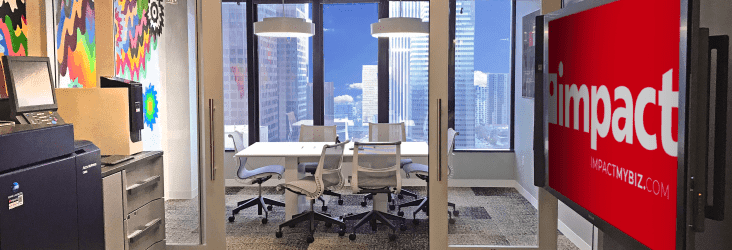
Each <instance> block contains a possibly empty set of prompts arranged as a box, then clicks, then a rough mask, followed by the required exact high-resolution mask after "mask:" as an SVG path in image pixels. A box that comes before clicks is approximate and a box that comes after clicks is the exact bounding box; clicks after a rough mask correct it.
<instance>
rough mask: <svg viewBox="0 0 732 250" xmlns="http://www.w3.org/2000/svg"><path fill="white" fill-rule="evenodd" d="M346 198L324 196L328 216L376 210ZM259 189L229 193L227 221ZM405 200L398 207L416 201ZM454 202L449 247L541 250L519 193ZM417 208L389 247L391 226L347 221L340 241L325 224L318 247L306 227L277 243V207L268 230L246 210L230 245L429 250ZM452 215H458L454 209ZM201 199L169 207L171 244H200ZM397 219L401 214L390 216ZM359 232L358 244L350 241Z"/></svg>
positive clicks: (457, 193)
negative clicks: (530, 248) (537, 249)
mask: <svg viewBox="0 0 732 250" xmlns="http://www.w3.org/2000/svg"><path fill="white" fill-rule="evenodd" d="M262 189H263V190H262V194H263V196H265V197H267V198H270V199H273V200H279V201H282V200H284V195H283V194H284V191H283V190H277V189H276V188H275V187H263V188H262ZM406 189H407V190H410V191H414V192H416V193H417V194H419V195H420V198H421V197H422V196H423V195H425V194H426V188H424V187H408V188H406ZM335 191H336V192H337V193H341V194H342V199H343V201H344V205H338V198H336V197H333V196H324V199H325V201H326V205H327V211H326V212H324V213H327V214H331V215H333V216H335V217H339V216H344V215H346V214H348V213H354V214H356V213H361V212H367V211H370V210H371V206H372V204H373V201H371V200H368V201H367V202H366V206H365V207H362V206H361V202H362V201H364V198H363V197H364V195H357V194H351V192H350V190H349V189H348V188H343V189H341V190H335ZM258 193H259V191H258V188H257V187H256V186H252V187H227V188H226V197H225V203H226V216H227V217H228V216H230V215H231V213H232V210H233V209H234V208H236V203H237V202H239V201H243V200H246V199H249V198H253V197H257V194H258ZM412 200H413V199H412V198H407V197H405V198H404V199H402V200H400V199H397V200H396V203H397V204H400V203H405V202H408V201H412ZM448 200H450V202H454V203H455V204H456V205H457V210H458V211H460V214H459V216H453V218H454V219H455V221H456V223H455V224H448V241H449V244H455V245H496V246H536V244H537V239H536V237H537V236H536V235H537V230H538V229H537V228H538V216H537V211H536V209H535V208H534V207H533V206H532V205H531V204H530V203H529V202H528V201H527V200H526V199H524V198H523V196H521V195H520V194H519V193H518V192H517V191H516V190H515V189H513V188H450V189H449V191H448ZM322 205H323V203H321V202H317V203H316V205H315V211H317V212H322ZM415 209H416V206H415V207H405V208H403V209H402V211H403V212H404V213H405V216H404V217H405V220H403V221H393V223H395V224H396V225H397V227H398V226H400V225H402V224H404V225H405V226H406V231H401V230H399V229H397V231H396V235H397V239H396V240H395V241H389V240H388V237H389V234H391V233H393V231H392V230H391V229H389V228H388V227H387V226H386V225H381V224H379V225H378V226H377V231H372V229H371V227H370V226H369V224H368V223H367V224H366V225H364V226H362V227H360V228H358V229H356V230H353V227H354V226H355V224H356V223H357V221H356V220H349V221H346V222H345V223H346V228H347V234H346V235H345V236H339V235H338V231H339V228H338V227H337V226H332V227H330V228H328V227H326V225H325V223H322V222H319V223H317V224H316V226H315V233H314V238H315V242H313V243H311V244H308V243H307V242H306V241H305V239H306V237H307V236H308V235H309V233H308V232H309V223H307V222H303V223H300V224H298V225H296V226H295V227H293V228H290V227H284V228H282V231H283V237H282V238H276V237H275V232H277V231H278V230H279V224H280V223H283V222H285V211H284V210H285V209H284V208H282V207H274V209H273V211H268V223H267V224H262V218H264V217H265V216H264V213H262V215H259V214H258V211H257V209H256V208H249V209H244V210H241V211H240V212H239V213H238V214H237V215H235V218H234V221H233V222H227V224H226V243H227V248H228V249H419V250H423V249H428V248H429V247H428V246H429V237H428V232H429V223H428V217H427V215H426V214H425V213H424V212H420V213H417V216H416V220H417V221H418V223H414V220H413V219H412V213H413V211H414V210H415ZM449 210H450V211H452V209H449ZM197 213H198V199H192V200H168V201H166V216H167V217H166V234H167V235H166V236H167V239H168V242H170V243H195V242H197V241H198V238H199V237H200V235H199V228H198V214H197ZM390 213H391V214H396V210H395V211H390ZM352 232H355V234H356V240H355V241H351V240H349V239H348V234H350V233H352ZM558 249H577V247H575V246H574V245H573V244H572V242H571V241H569V240H568V239H567V238H566V236H563V235H560V236H559V244H558Z"/></svg>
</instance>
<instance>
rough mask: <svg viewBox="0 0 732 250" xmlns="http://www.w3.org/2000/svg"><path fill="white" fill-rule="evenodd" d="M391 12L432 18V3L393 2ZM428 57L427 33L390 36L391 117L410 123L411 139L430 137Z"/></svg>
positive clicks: (427, 19) (394, 119)
mask: <svg viewBox="0 0 732 250" xmlns="http://www.w3.org/2000/svg"><path fill="white" fill-rule="evenodd" d="M389 15H390V16H392V17H397V16H400V17H416V18H421V19H422V21H423V22H429V3H428V2H399V3H390V5H389ZM428 60H429V37H428V36H423V37H412V38H408V37H402V38H390V39H389V71H390V72H389V73H390V77H389V79H390V80H389V87H390V88H389V109H390V110H389V121H391V122H404V123H405V124H406V125H407V140H408V141H427V131H428V127H427V117H428V97H429V96H428V94H429V92H428V87H427V86H428V84H429V83H428V80H429V79H428V73H429V68H428V63H427V61H428Z"/></svg>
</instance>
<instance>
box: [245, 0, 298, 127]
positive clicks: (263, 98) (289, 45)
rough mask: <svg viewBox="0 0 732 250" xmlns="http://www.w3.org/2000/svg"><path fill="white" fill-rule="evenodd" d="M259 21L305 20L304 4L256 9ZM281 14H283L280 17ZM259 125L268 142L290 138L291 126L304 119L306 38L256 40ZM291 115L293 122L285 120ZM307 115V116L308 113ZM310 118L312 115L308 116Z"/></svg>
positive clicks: (264, 6) (260, 38)
mask: <svg viewBox="0 0 732 250" xmlns="http://www.w3.org/2000/svg"><path fill="white" fill-rule="evenodd" d="M257 8H258V16H259V18H260V20H261V19H262V18H266V17H277V16H288V17H299V18H306V19H307V18H309V11H310V8H309V7H308V4H287V5H285V6H284V9H283V7H282V6H281V5H272V4H260V5H258V6H257ZM283 11H284V13H283ZM258 40H259V86H260V87H259V100H260V102H259V105H260V119H259V121H260V125H261V126H266V127H267V128H268V137H269V140H270V141H287V140H293V138H292V136H291V135H292V126H291V125H292V124H293V123H295V122H296V121H299V120H303V119H306V118H308V113H309V112H307V107H308V106H307V102H308V101H309V100H311V99H312V98H308V97H307V92H308V89H307V88H308V64H309V62H310V59H309V55H308V52H309V51H310V40H309V38H272V37H259V38H258ZM289 113H292V114H293V115H294V118H288V114H289ZM310 113H311V112H310ZM310 117H312V115H310Z"/></svg>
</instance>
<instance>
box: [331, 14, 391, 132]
mask: <svg viewBox="0 0 732 250" xmlns="http://www.w3.org/2000/svg"><path fill="white" fill-rule="evenodd" d="M377 21H378V4H376V3H357V4H325V5H323V47H324V48H323V54H324V64H325V65H324V66H325V68H324V69H325V84H324V98H325V105H324V107H323V109H324V112H325V125H330V126H332V125H336V126H337V128H338V137H339V138H341V140H342V141H345V139H343V138H347V139H349V140H353V141H367V140H368V123H369V122H378V119H377V115H378V112H377V111H378V103H379V102H378V91H377V90H378V87H377V85H378V77H377V72H378V69H377V58H378V39H376V38H374V37H372V36H371V23H374V22H377ZM345 45H347V46H345Z"/></svg>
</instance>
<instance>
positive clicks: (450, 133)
mask: <svg viewBox="0 0 732 250" xmlns="http://www.w3.org/2000/svg"><path fill="white" fill-rule="evenodd" d="M457 135H459V133H458V132H456V131H455V130H454V129H452V128H450V129H448V130H447V171H448V174H447V175H448V178H449V177H450V176H451V175H452V157H453V153H452V151H453V149H455V137H456V136H457ZM404 172H406V173H407V178H409V175H412V174H413V175H415V176H417V177H418V178H420V179H422V180H424V181H425V182H428V181H429V166H427V165H424V164H418V163H410V164H407V165H405V166H404ZM429 187H430V185H429V184H428V185H427V193H429ZM429 204H430V203H429V200H428V198H427V197H423V198H421V199H417V200H413V201H410V202H407V203H404V204H400V205H399V210H398V211H399V212H398V213H397V215H399V216H404V212H403V211H402V208H403V207H413V206H417V210H414V212H413V213H412V216H413V217H412V218H413V220H412V223H414V225H419V220H417V213H419V212H420V211H422V212H424V213H425V214H427V216H429ZM447 205H448V206H450V207H452V213H450V212H449V211H448V215H449V216H450V220H449V221H448V222H449V223H450V224H454V223H455V219H453V218H452V216H453V215H455V216H459V215H460V211H458V210H456V209H455V203H451V202H448V203H447Z"/></svg>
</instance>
